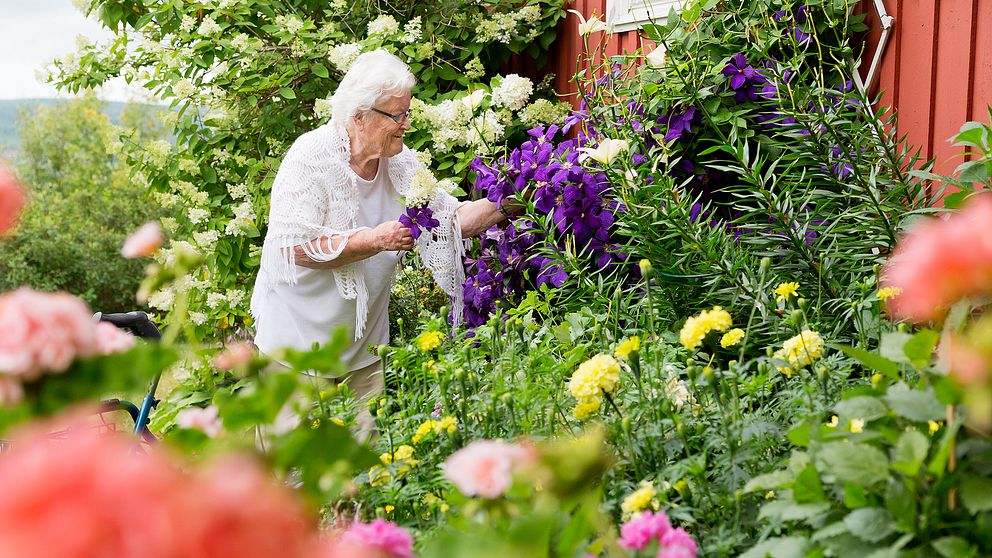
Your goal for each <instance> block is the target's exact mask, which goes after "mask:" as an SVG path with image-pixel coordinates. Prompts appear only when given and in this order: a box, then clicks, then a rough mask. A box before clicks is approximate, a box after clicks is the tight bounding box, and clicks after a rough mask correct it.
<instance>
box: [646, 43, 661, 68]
mask: <svg viewBox="0 0 992 558" xmlns="http://www.w3.org/2000/svg"><path fill="white" fill-rule="evenodd" d="M644 59H645V60H647V61H648V65H650V66H651V67H652V68H664V67H665V45H658V46H657V47H655V49H654V50H652V51H651V52H649V53H648V55H647V56H645V57H644Z"/></svg>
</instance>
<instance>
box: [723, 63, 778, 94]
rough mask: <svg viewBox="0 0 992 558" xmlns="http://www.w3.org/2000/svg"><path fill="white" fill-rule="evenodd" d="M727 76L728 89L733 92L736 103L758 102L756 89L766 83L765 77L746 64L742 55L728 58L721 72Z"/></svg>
mask: <svg viewBox="0 0 992 558" xmlns="http://www.w3.org/2000/svg"><path fill="white" fill-rule="evenodd" d="M720 73H722V74H723V75H725V76H727V78H729V79H728V81H729V83H730V88H731V89H732V90H733V91H734V100H735V101H737V102H738V103H743V102H745V101H756V100H758V88H759V87H762V86H764V85H765V83H767V81H768V80H767V79H766V78H765V76H763V75H762V74H761V72H759V71H758V70H755V69H754V66H752V65H751V64H749V63H748V61H747V57H746V56H744V53H742V52H738V53H737V54H735V55H733V56H731V57H730V62H727V65H726V66H725V67H724V68H723V70H721V72H720Z"/></svg>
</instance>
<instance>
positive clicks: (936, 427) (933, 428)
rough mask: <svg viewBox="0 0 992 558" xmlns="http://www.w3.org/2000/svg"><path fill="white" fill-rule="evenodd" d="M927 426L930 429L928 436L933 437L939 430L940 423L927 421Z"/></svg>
mask: <svg viewBox="0 0 992 558" xmlns="http://www.w3.org/2000/svg"><path fill="white" fill-rule="evenodd" d="M927 426H928V427H929V428H930V435H931V436H933V435H934V434H936V433H937V431H938V430H940V426H941V423H939V422H937V421H935V420H931V421H927Z"/></svg>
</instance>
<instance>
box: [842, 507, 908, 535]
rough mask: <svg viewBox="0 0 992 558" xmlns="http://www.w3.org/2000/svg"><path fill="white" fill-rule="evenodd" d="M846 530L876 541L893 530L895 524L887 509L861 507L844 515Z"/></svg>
mask: <svg viewBox="0 0 992 558" xmlns="http://www.w3.org/2000/svg"><path fill="white" fill-rule="evenodd" d="M844 525H845V526H847V530H848V531H850V532H851V533H852V534H854V535H855V536H856V537H858V538H859V539H861V540H863V541H865V542H870V543H877V542H879V541H881V540H882V539H884V538H886V537H888V536H889V535H891V534H892V533H894V532H895V530H896V529H895V524H894V522H893V521H892V516H891V515H889V512H888V510H884V509H879V508H861V509H860V510H854V511H853V512H851V513H849V514H847V516H846V517H844Z"/></svg>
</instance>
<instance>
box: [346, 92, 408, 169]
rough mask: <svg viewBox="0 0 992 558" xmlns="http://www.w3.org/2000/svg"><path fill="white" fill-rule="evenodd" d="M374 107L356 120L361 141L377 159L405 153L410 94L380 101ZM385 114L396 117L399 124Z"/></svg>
mask: <svg viewBox="0 0 992 558" xmlns="http://www.w3.org/2000/svg"><path fill="white" fill-rule="evenodd" d="M372 107H373V110H370V111H367V112H365V113H363V114H362V115H361V117H359V118H356V119H355V124H356V126H355V128H356V131H357V132H358V133H359V134H360V140H359V141H360V142H361V143H362V145H363V146H364V147H365V148H366V149H367V152H368V153H370V154H372V155H373V156H375V157H392V156H394V155H398V154H399V153H400V152H401V151H403V134H405V133H406V132H407V130H409V129H410V119H409V118H407V111H409V110H410V92H409V91H408V92H406V93H404V94H402V95H397V96H395V97H385V98H383V99H379V101H378V102H376V103H375V104H374V105H372ZM379 111H381V112H379ZM383 113H389V114H391V115H394V116H396V117H397V119H398V120H399V122H396V121H395V120H394V119H393V118H390V117H389V116H387V115H386V114H383Z"/></svg>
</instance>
